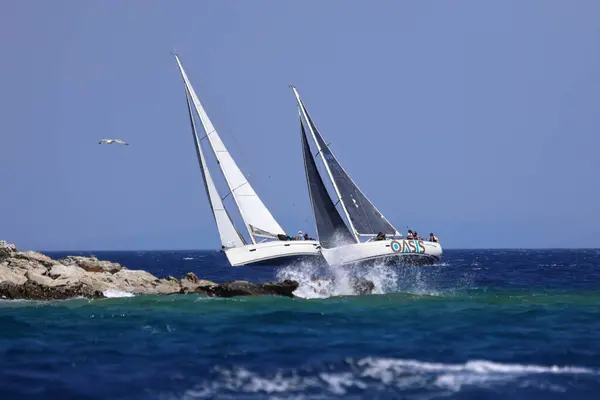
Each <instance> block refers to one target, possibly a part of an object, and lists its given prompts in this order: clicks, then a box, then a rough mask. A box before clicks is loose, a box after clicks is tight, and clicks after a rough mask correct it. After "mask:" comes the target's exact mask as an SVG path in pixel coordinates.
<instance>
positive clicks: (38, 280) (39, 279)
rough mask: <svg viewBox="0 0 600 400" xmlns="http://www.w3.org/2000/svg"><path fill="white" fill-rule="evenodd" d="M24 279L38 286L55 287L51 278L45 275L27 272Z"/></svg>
mask: <svg viewBox="0 0 600 400" xmlns="http://www.w3.org/2000/svg"><path fill="white" fill-rule="evenodd" d="M25 278H27V280H28V281H29V282H33V283H35V284H38V285H42V286H55V281H54V280H53V279H52V278H50V277H49V276H46V275H40V274H38V273H36V272H34V271H27V272H26V273H25Z"/></svg>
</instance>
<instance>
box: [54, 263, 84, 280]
mask: <svg viewBox="0 0 600 400" xmlns="http://www.w3.org/2000/svg"><path fill="white" fill-rule="evenodd" d="M83 275H85V271H84V270H83V269H81V268H79V267H76V266H75V265H63V264H56V265H55V266H53V267H52V268H50V270H49V271H48V276H50V277H51V278H52V279H62V280H73V281H76V280H79V279H81V277H82V276H83Z"/></svg>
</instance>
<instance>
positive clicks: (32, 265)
mask: <svg viewBox="0 0 600 400" xmlns="http://www.w3.org/2000/svg"><path fill="white" fill-rule="evenodd" d="M6 261H7V265H8V267H9V268H11V269H12V270H13V271H15V272H18V273H20V274H21V275H25V272H27V271H35V272H37V273H38V274H42V275H43V274H45V273H46V271H48V269H47V268H46V267H44V266H43V265H42V264H40V263H39V262H37V261H35V260H28V259H25V258H18V257H13V258H9V259H7V260H6Z"/></svg>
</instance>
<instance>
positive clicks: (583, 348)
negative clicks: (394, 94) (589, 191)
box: [0, 250, 600, 400]
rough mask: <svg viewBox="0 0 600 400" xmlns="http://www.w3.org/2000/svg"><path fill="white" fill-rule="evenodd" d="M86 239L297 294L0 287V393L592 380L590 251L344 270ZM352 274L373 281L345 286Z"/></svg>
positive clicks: (365, 389) (121, 257)
mask: <svg viewBox="0 0 600 400" xmlns="http://www.w3.org/2000/svg"><path fill="white" fill-rule="evenodd" d="M48 254H50V255H51V256H53V257H61V256H64V255H66V254H67V253H48ZM68 254H77V253H73V252H69V253H68ZM79 254H86V255H88V254H90V253H79ZM94 254H95V255H96V256H98V257H99V258H101V259H108V260H112V261H116V262H120V263H122V264H124V265H126V266H127V267H129V268H131V269H136V268H141V269H146V270H148V271H150V272H152V273H153V274H155V275H158V276H165V275H173V276H176V277H181V276H183V275H184V274H185V273H186V272H188V271H192V272H194V273H196V274H197V275H198V276H199V277H201V278H204V279H210V280H215V281H225V280H230V279H250V280H253V281H267V280H272V279H275V278H286V277H288V278H294V279H298V280H299V281H300V282H301V287H300V289H299V290H298V294H299V295H301V296H303V297H305V298H296V299H288V298H276V297H253V298H232V299H218V298H207V297H203V296H200V295H173V296H162V297H160V296H138V297H128V298H109V299H102V300H86V299H74V300H68V301H57V302H30V301H3V302H0V399H3V400H4V399H265V398H273V399H275V398H277V399H328V398H350V399H359V398H360V399H362V398H365V399H379V398H381V399H383V398H406V399H433V398H444V399H446V398H451V399H453V398H456V399H481V398H489V399H505V398H511V399H559V398H560V399H564V398H569V399H595V398H598V393H600V250H572V251H567V250H477V251H473V250H469V251H466V250H465V251H459V250H448V251H446V252H445V254H444V259H443V263H442V264H441V265H436V266H430V267H397V268H390V267H383V266H381V267H374V268H370V269H368V270H353V271H341V270H333V271H331V270H328V269H326V268H324V267H319V266H313V265H308V264H299V265H293V266H287V267H280V268H273V267H255V268H248V267H241V268H232V267H229V266H228V265H227V263H226V260H225V259H224V258H223V257H222V255H221V254H220V253H216V252H212V251H174V252H95V253H94ZM313 274H328V275H329V276H333V277H335V281H333V280H332V281H330V282H329V283H327V282H326V283H325V284H323V282H322V283H321V286H317V284H316V283H315V282H313V281H311V279H310V276H311V275H313ZM355 275H362V276H366V277H368V278H369V279H372V280H373V281H374V282H375V283H376V286H377V292H378V294H375V295H369V296H354V295H352V290H351V288H350V287H349V285H348V284H347V279H348V277H349V276H355Z"/></svg>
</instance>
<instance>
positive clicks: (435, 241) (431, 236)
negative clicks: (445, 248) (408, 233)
mask: <svg viewBox="0 0 600 400" xmlns="http://www.w3.org/2000/svg"><path fill="white" fill-rule="evenodd" d="M429 241H430V242H434V243H439V242H440V239H438V237H437V236H435V235H434V234H433V233H430V234H429Z"/></svg>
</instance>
